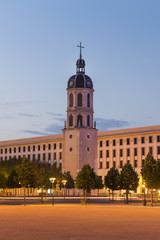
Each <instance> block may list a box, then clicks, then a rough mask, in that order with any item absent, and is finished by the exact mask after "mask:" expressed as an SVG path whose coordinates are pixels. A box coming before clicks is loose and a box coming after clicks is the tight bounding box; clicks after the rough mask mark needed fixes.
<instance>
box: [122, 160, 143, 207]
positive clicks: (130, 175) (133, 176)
mask: <svg viewBox="0 0 160 240" xmlns="http://www.w3.org/2000/svg"><path fill="white" fill-rule="evenodd" d="M138 182H139V179H138V174H137V172H136V171H135V170H134V169H133V167H132V165H131V164H130V163H126V164H125V165H124V166H123V168H122V171H121V173H120V187H121V189H125V190H126V204H128V194H129V190H133V191H136V189H137V187H138Z"/></svg>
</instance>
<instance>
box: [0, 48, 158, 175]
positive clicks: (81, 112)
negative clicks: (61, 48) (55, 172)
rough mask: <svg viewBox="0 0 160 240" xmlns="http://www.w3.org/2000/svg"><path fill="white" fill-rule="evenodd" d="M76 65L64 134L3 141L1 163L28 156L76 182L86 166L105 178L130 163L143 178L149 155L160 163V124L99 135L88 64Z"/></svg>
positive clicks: (69, 86) (68, 91)
mask: <svg viewBox="0 0 160 240" xmlns="http://www.w3.org/2000/svg"><path fill="white" fill-rule="evenodd" d="M79 47H80V57H79V59H78V60H77V62H76V74H75V75H73V76H71V77H70V78H69V80H68V83H67V121H66V122H65V124H64V129H63V133H62V134H58V135H51V136H44V137H33V138H25V139H19V140H9V141H1V142H0V160H1V161H4V160H8V159H10V158H14V157H15V158H19V157H21V158H22V157H24V156H26V157H27V158H28V159H30V160H31V161H37V162H47V163H50V164H54V163H56V165H57V167H60V168H61V169H62V171H70V172H71V174H72V175H73V177H74V179H75V178H76V175H77V173H78V171H80V169H81V168H82V166H83V165H84V164H86V163H87V164H90V166H91V167H92V168H94V170H95V171H96V172H97V174H98V175H99V176H102V179H104V177H105V175H106V174H107V172H108V170H109V169H110V168H111V167H113V166H115V167H116V168H118V169H119V170H121V169H122V167H123V165H124V164H125V163H126V162H130V163H131V164H132V166H133V167H134V168H135V170H136V171H137V172H138V174H139V175H140V171H141V168H142V167H143V164H144V160H145V157H146V155H147V153H148V152H150V153H151V154H152V155H153V157H154V158H155V159H159V160H160V125H158V126H151V127H141V128H131V129H123V130H114V131H104V132H98V131H97V129H96V123H95V122H94V117H93V115H94V110H93V106H94V104H93V93H94V89H93V83H92V80H91V78H90V77H89V76H87V75H86V74H85V61H84V60H83V59H82V54H81V48H82V46H81V44H80V46H79Z"/></svg>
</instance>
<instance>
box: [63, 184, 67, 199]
mask: <svg viewBox="0 0 160 240" xmlns="http://www.w3.org/2000/svg"><path fill="white" fill-rule="evenodd" d="M62 183H63V185H64V203H65V186H66V183H67V180H65V179H64V180H62Z"/></svg>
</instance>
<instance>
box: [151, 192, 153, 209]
mask: <svg viewBox="0 0 160 240" xmlns="http://www.w3.org/2000/svg"><path fill="white" fill-rule="evenodd" d="M151 206H152V207H153V190H151Z"/></svg>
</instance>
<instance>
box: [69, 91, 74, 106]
mask: <svg viewBox="0 0 160 240" xmlns="http://www.w3.org/2000/svg"><path fill="white" fill-rule="evenodd" d="M69 106H70V107H73V94H72V93H71V94H70V95H69Z"/></svg>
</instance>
